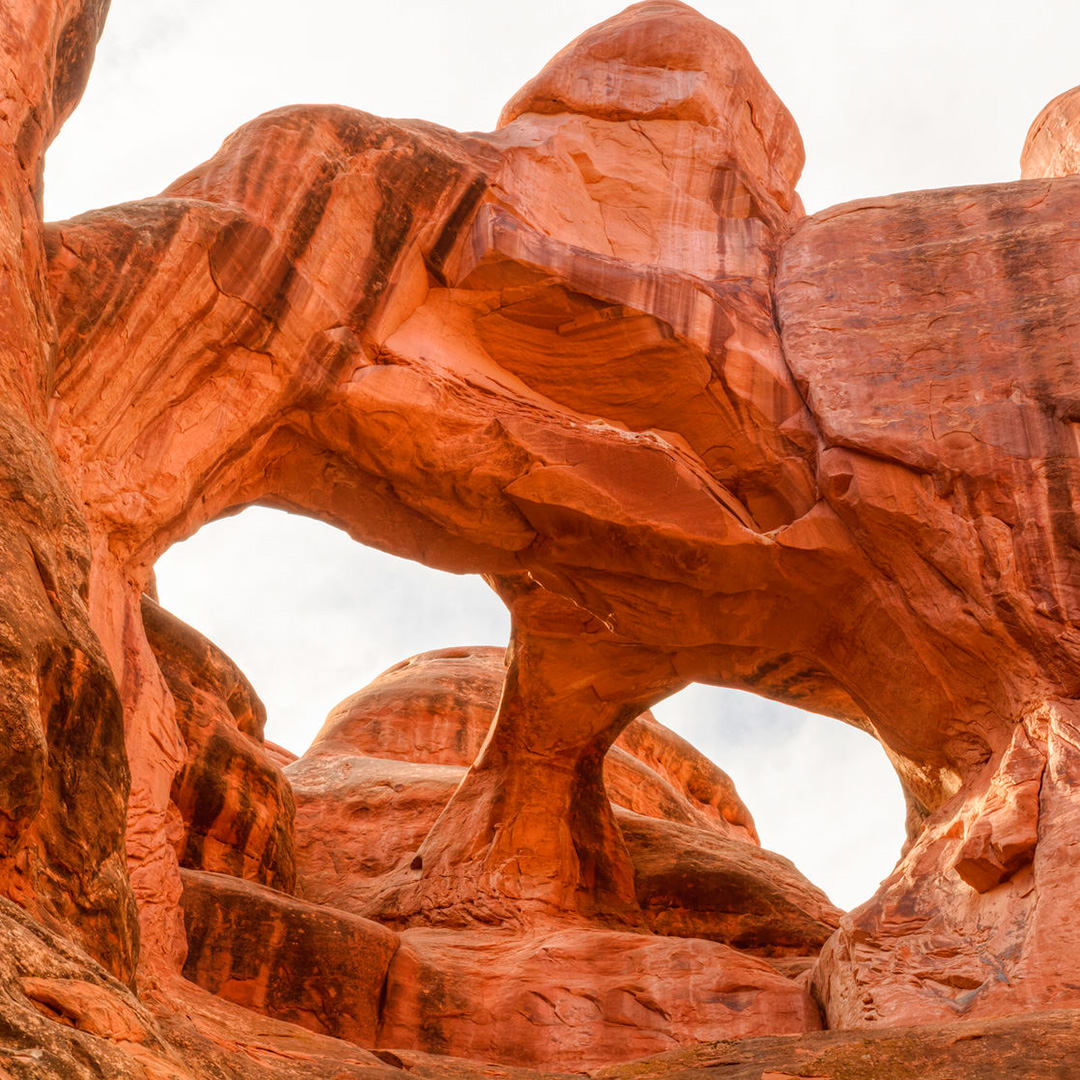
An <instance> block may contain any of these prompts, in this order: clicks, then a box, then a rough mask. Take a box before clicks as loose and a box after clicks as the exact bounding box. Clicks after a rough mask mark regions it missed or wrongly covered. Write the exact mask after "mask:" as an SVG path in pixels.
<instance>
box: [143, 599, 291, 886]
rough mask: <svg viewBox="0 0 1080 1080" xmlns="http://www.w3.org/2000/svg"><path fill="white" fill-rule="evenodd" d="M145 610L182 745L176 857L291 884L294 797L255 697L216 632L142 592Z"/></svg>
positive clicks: (175, 788) (176, 782) (175, 797)
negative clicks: (208, 633)
mask: <svg viewBox="0 0 1080 1080" xmlns="http://www.w3.org/2000/svg"><path fill="white" fill-rule="evenodd" d="M142 617H143V625H144V627H145V629H146V635H147V640H148V642H149V643H150V647H151V648H152V649H153V650H154V656H155V657H156V658H157V661H158V664H159V666H160V668H161V672H162V674H163V675H164V676H165V681H166V683H167V684H168V687H169V692H170V693H171V695H172V699H173V702H174V704H175V707H176V720H177V723H178V724H179V726H180V732H181V734H182V736H183V739H184V743H185V745H186V748H187V751H186V756H185V761H184V764H183V766H182V767H181V768H180V770H179V771H178V772H177V773H176V776H175V778H174V779H173V784H172V792H171V796H172V801H173V803H174V805H175V806H176V808H177V810H178V812H179V814H180V817H181V819H182V820H183V823H184V827H183V834H182V836H180V837H178V841H177V851H178V855H179V858H180V864H181V865H182V866H186V867H190V868H191V869H194V870H213V871H219V872H221V873H225V874H232V875H234V876H235V877H240V878H244V879H246V880H249V881H256V882H258V883H260V884H262V885H269V886H271V887H272V888H275V889H281V890H283V891H285V892H291V891H292V890H293V888H294V886H295V884H296V870H295V866H294V859H293V818H294V815H295V804H294V801H293V795H292V790H291V788H290V787H289V782H288V781H287V780H286V779H285V776H284V774H283V773H282V771H281V768H280V767H279V765H278V764H277V763H276V762H275V761H274V760H273V759H272V758H271V756H270V754H269V753H268V752H267V751H266V750H265V749H264V746H263V726H264V725H265V722H266V710H265V709H264V708H263V704H262V702H261V701H260V700H259V698H258V697H257V695H256V694H255V691H254V690H253V689H252V687H251V684H250V683H249V682H248V681H247V679H246V678H245V677H244V675H243V673H242V672H241V671H240V670H239V668H237V667H236V665H235V664H234V663H233V662H232V661H231V660H230V659H229V658H228V657H227V656H226V655H225V654H224V653H223V652H222V651H221V650H220V649H219V648H218V647H217V646H216V645H214V644H213V642H210V641H207V639H206V638H204V637H203V636H202V635H201V634H200V633H198V632H197V631H196V630H193V629H192V628H191V627H190V626H188V625H187V624H186V623H183V622H181V621H180V620H179V619H178V618H176V617H175V616H174V615H171V614H170V613H169V612H167V611H166V610H165V609H164V608H162V607H159V606H158V605H157V604H155V603H154V602H153V601H152V600H151V599H150V598H149V597H144V598H143V604H142Z"/></svg>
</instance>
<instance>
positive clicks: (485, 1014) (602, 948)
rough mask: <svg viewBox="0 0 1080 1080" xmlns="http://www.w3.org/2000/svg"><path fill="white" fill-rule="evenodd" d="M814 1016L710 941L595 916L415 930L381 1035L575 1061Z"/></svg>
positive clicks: (392, 1040)
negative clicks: (599, 924)
mask: <svg viewBox="0 0 1080 1080" xmlns="http://www.w3.org/2000/svg"><path fill="white" fill-rule="evenodd" d="M418 1018H426V1019H425V1020H424V1021H422V1022H421V1023H418ZM817 1027H818V1017H817V1009H816V1006H815V1005H814V1004H813V1002H812V1001H811V1000H810V997H809V995H808V994H807V993H806V991H805V989H804V988H803V987H801V986H799V985H797V984H795V983H794V982H792V981H791V980H789V979H786V978H784V977H783V976H781V975H779V974H778V973H777V972H776V971H774V970H773V969H772V968H770V967H769V965H768V964H766V963H765V962H764V961H762V960H758V959H755V958H754V957H750V956H746V955H744V954H742V953H739V952H737V951H735V950H734V949H729V948H727V947H726V946H724V945H718V944H716V943H714V942H709V941H702V940H688V939H679V938H662V937H653V936H652V935H650V934H628V933H619V932H615V931H611V930H603V929H600V928H596V927H593V928H573V927H570V928H561V929H557V930H555V931H554V932H552V931H548V932H546V933H545V932H543V931H540V932H534V933H531V934H526V935H524V936H521V935H518V934H514V933H513V932H508V931H502V932H500V931H492V930H487V931H483V930H472V931H452V930H449V931H448V930H427V929H416V930H408V931H406V932H405V933H404V934H403V935H402V944H401V948H400V950H399V951H398V953H397V955H396V956H395V957H394V961H393V963H392V964H391V968H390V975H389V981H388V986H387V999H386V1007H385V1010H384V1013H383V1020H382V1025H381V1027H380V1032H379V1045H380V1046H386V1047H399V1046H405V1047H415V1048H417V1049H421V1050H427V1051H435V1052H439V1051H443V1052H445V1050H446V1048H448V1047H453V1048H454V1050H455V1051H456V1052H457V1053H459V1054H461V1055H462V1056H467V1057H468V1056H471V1057H476V1058H480V1059H486V1060H495V1061H503V1062H506V1063H508V1064H518V1065H535V1064H539V1063H542V1064H544V1065H545V1066H546V1067H549V1068H552V1067H553V1068H564V1069H574V1070H581V1069H590V1068H593V1067H595V1066H596V1065H599V1064H602V1063H605V1062H614V1061H629V1060H632V1059H634V1058H637V1057H643V1056H645V1055H647V1054H650V1053H657V1052H658V1051H661V1050H667V1049H671V1048H673V1047H676V1046H681V1045H689V1044H693V1043H696V1042H700V1041H702V1039H705V1038H709V1037H710V1034H711V1033H713V1032H716V1031H727V1032H729V1033H731V1034H732V1035H737V1034H752V1033H754V1032H757V1031H761V1030H769V1031H774V1032H778V1033H795V1032H802V1031H807V1030H814V1029H816V1028H817Z"/></svg>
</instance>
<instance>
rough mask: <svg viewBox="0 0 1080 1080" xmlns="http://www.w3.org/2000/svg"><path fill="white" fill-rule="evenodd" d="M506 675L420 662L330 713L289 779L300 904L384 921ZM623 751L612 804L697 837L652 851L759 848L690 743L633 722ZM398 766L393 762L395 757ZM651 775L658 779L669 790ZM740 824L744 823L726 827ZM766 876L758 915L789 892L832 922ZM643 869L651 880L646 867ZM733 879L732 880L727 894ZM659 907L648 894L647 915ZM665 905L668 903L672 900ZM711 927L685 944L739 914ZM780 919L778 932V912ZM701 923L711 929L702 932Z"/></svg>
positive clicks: (457, 661)
mask: <svg viewBox="0 0 1080 1080" xmlns="http://www.w3.org/2000/svg"><path fill="white" fill-rule="evenodd" d="M502 678H503V652H502V650H499V649H495V648H471V649H447V650H443V651H441V652H433V653H424V654H421V655H420V656H415V657H412V658H411V659H410V660H408V661H404V662H403V663H401V664H398V665H396V666H395V667H393V668H391V669H389V671H387V672H385V673H384V674H383V675H380V676H379V677H378V678H377V679H376V680H375V681H374V682H372V683H371V684H370V685H369V686H368V687H366V688H365V689H364V690H361V691H359V692H358V693H356V694H354V695H352V696H351V697H349V698H347V699H346V700H345V701H344V702H342V703H341V705H339V706H337V707H336V708H334V709H333V710H331V712H330V715H329V716H328V718H327V721H326V724H325V725H324V726H323V728H322V730H321V731H320V733H319V735H318V736H317V737H316V739H315V741H314V742H313V743H312V745H311V747H310V748H309V750H308V751H307V753H306V754H304V756H303V757H302V758H301V759H300V760H299V761H297V762H296V763H294V764H292V765H290V766H289V767H288V768H287V775H288V777H289V779H290V781H291V783H292V785H293V788H294V791H295V794H296V799H297V807H298V814H297V822H298V824H297V838H296V844H297V859H298V869H299V880H298V887H299V890H300V892H301V893H302V895H303V896H305V897H306V898H307V899H310V900H314V901H316V902H318V903H323V904H329V905H331V906H334V907H339V908H342V909H344V910H347V911H354V912H357V913H359V914H370V913H376V912H379V911H380V910H381V908H380V906H379V902H378V897H379V895H380V893H381V892H382V891H384V890H385V887H386V884H385V880H384V879H385V876H386V875H387V874H388V873H389V872H391V871H394V870H405V869H407V868H410V866H411V864H412V862H413V861H414V858H415V856H416V855H417V853H418V851H419V849H420V847H421V845H422V843H423V842H424V840H425V838H426V837H427V835H428V833H429V832H430V830H431V828H432V826H433V825H434V824H435V822H436V820H437V819H438V818H439V815H440V814H441V813H442V812H443V809H444V808H445V806H446V805H447V803H448V802H449V801H450V799H451V797H452V796H453V794H454V792H455V791H456V790H457V788H458V787H459V785H460V784H461V782H462V779H463V778H464V776H465V769H464V767H463V764H461V765H456V766H455V765H449V764H445V762H446V761H447V760H448V759H449V760H457V761H459V762H462V763H464V762H465V761H466V760H467V759H468V756H469V754H475V748H478V747H479V746H480V745H481V743H482V741H483V737H484V735H485V734H486V732H487V731H488V729H489V728H490V726H491V722H492V718H493V713H494V703H495V701H496V699H497V695H498V692H499V689H500V687H501V683H502ZM620 742H621V743H622V746H626V747H629V748H632V749H633V750H635V751H636V752H637V753H638V754H639V755H641V757H633V756H631V754H630V753H628V752H627V750H625V749H623V748H622V746H615V747H613V748H612V749H611V750H609V751H608V754H607V756H606V758H605V761H604V784H605V788H606V790H607V793H608V794H609V796H610V797H611V799H612V801H613V802H614V803H616V804H618V805H620V806H624V807H627V808H628V809H631V810H634V811H636V812H637V813H638V814H646V815H651V816H652V817H657V818H665V819H668V820H671V821H673V822H679V823H682V824H683V825H687V826H695V827H696V828H695V829H693V830H687V831H684V832H683V833H681V834H677V833H673V834H670V835H664V836H656V837H655V838H656V845H657V846H658V847H669V848H670V847H672V845H673V843H675V840H674V837H675V836H676V835H679V836H681V841H680V842H681V843H682V844H684V845H685V844H687V843H688V842H689V843H690V846H691V847H693V846H694V841H692V840H688V838H689V837H692V836H694V835H696V834H697V831H698V830H706V831H708V832H709V833H718V834H720V835H722V836H724V837H726V838H730V839H731V840H732V842H733V843H734V844H736V845H746V844H747V843H748V841H749V842H751V846H752V844H756V836H755V835H754V834H753V832H752V829H753V823H752V821H751V820H750V818H749V815H748V812H747V811H746V808H745V806H744V805H743V803H742V801H741V800H740V799H739V797H738V794H737V793H736V792H735V789H734V786H733V785H732V783H731V780H730V778H729V777H727V775H726V774H725V773H723V772H722V771H721V770H720V769H718V768H717V767H716V766H715V765H713V764H712V763H711V762H709V761H708V760H707V759H705V758H704V757H703V756H702V755H701V754H700V753H698V751H696V750H695V749H694V748H693V747H692V746H690V745H689V744H688V743H686V742H685V741H684V740H682V739H680V738H678V736H676V735H674V733H672V732H670V731H668V730H667V729H666V728H665V727H664V726H663V725H662V724H659V723H657V722H656V721H655V720H654V719H653V718H652V717H651V716H650V715H649V714H644V715H643V716H641V717H638V718H637V719H636V720H634V721H633V722H632V723H631V724H630V725H629V726H628V727H627V728H626V729H625V730H624V733H623V735H622V736H620ZM459 748H465V749H464V750H462V749H459ZM373 755H374V756H373ZM395 757H397V758H400V759H403V760H393V758H395ZM642 758H645V759H647V761H648V762H650V763H651V764H647V763H646V761H645V760H642ZM652 766H655V767H656V768H655V769H654V768H653V767H652ZM657 770H662V771H663V772H666V773H667V774H668V776H670V778H671V781H675V784H673V783H672V782H670V781H669V779H667V778H666V777H665V776H663V775H661V773H660V772H658V771H657ZM676 785H679V786H676ZM728 819H731V821H729V820H728ZM736 821H738V822H742V823H744V824H733V823H732V822H736ZM654 835H655V834H654ZM704 842H706V843H707V840H705V841H704ZM647 848H648V845H647V844H642V843H640V842H639V843H638V845H637V852H638V854H640V855H641V857H642V858H643V859H646V860H648V859H649V858H652V857H654V856H651V855H650V854H649V853H648V851H647ZM718 850H720V849H718ZM722 850H723V851H724V852H725V855H723V856H720V858H719V864H722V863H723V862H724V860H725V859H726V858H728V857H729V856H730V857H731V858H732V860H733V862H734V863H736V864H738V863H742V864H743V865H741V866H740V868H739V869H738V870H735V868H734V865H733V867H732V873H733V875H734V876H737V877H740V878H741V880H742V881H743V887H742V891H741V892H740V893H739V896H738V899H737V900H736V901H734V903H735V905H736V907H737V906H738V905H742V910H741V917H742V918H743V919H745V920H748V921H750V922H753V921H754V916H753V914H752V911H753V910H754V908H755V907H757V906H758V905H759V904H760V903H761V899H762V896H763V895H764V893H762V896H754V895H752V894H753V891H754V890H753V888H750V889H749V891H748V888H747V882H748V880H749V877H748V876H747V865H752V864H746V862H745V860H743V859H742V857H741V856H739V855H736V854H735V852H736V851H737V850H738V849H737V847H733V846H729V847H727V848H724V849H722ZM630 855H631V861H632V862H633V863H634V867H635V869H634V873H635V879H636V882H637V883H636V884H635V897H636V898H637V899H638V900H640V898H641V893H640V866H639V865H638V860H637V858H636V857H635V853H634V851H633V850H632V851H631V852H630ZM421 858H422V856H421ZM775 858H776V857H775V856H772V855H771V853H765V854H764V855H763V856H762V859H760V860H758V865H759V866H762V867H764V866H765V864H767V863H768V862H769V860H772V859H775ZM706 859H708V857H707V856H706ZM712 859H713V861H714V868H713V869H712V871H710V872H711V873H713V874H714V875H715V874H716V873H717V872H719V873H720V874H721V876H722V875H723V873H724V871H723V869H722V865H718V864H717V862H716V860H717V854H716V851H714V852H713V855H712ZM661 861H663V857H662V856H661ZM689 865H690V864H687V868H686V869H687V871H688V872H687V874H686V875H684V877H685V886H686V888H687V889H689V891H690V892H691V893H693V892H694V890H695V882H694V880H693V871H692V870H690V869H689ZM774 869H775V870H778V871H780V878H779V879H778V880H776V881H771V882H770V881H769V880H768V877H769V874H768V872H767V871H765V872H761V871H759V872H758V875H757V877H758V883H757V886H758V888H759V889H764V890H765V891H766V892H768V891H771V890H773V889H778V890H779V892H778V893H777V899H775V900H771V901H770V902H769V903H768V905H767V906H768V907H769V909H770V910H771V911H773V912H778V910H779V909H780V908H783V907H784V904H785V903H788V905H789V907H788V909H789V910H792V911H794V910H796V908H795V907H791V906H790V901H784V900H783V899H780V895H781V894H782V893H784V892H785V891H786V890H788V888H789V885H791V886H792V889H791V895H792V896H796V895H799V894H800V892H802V893H803V895H802V896H801V897H800V901H801V900H804V899H805V897H807V896H810V895H811V894H814V895H815V897H816V898H815V899H814V900H813V902H812V904H811V907H812V908H814V914H813V915H811V916H810V919H811V920H813V919H814V918H816V917H817V916H818V915H819V914H820V913H821V912H823V911H829V912H833V913H834V914H833V915H832V922H833V925H835V914H836V913H835V909H832V908H831V906H830V905H829V904H828V902H827V901H826V900H825V899H824V897H823V896H821V894H820V893H818V892H817V890H814V889H813V888H812V887H811V886H810V885H809V884H808V883H807V882H805V881H803V880H802V879H801V878H799V877H798V875H796V876H795V877H794V878H792V879H791V881H790V882H788V881H787V879H786V878H785V877H784V875H785V874H786V873H787V872H788V864H787V863H786V861H784V860H780V861H778V862H777V863H776V864H775V867H774ZM651 872H652V873H653V874H654V875H655V873H656V870H655V868H654V869H653V870H652V871H651ZM749 876H753V874H750V875H749ZM732 880H734V877H732V878H731V879H729V880H728V881H727V882H726V885H727V886H730V884H731V881H732ZM781 880H782V881H783V882H784V883H783V884H781ZM714 884H715V879H714ZM697 888H698V891H699V895H698V897H697V899H696V900H694V901H692V903H693V904H696V905H697V906H698V907H699V908H700V907H702V905H707V903H708V902H707V899H706V897H705V894H704V892H702V890H706V891H707V890H708V889H709V886H707V885H705V884H703V883H702V884H699V885H698V886H697ZM655 900H656V897H653V898H652V901H651V902H650V903H651V904H652V906H655V903H654V902H655ZM669 901H671V902H675V901H674V900H673V898H671V897H669ZM815 905H816V907H815ZM800 911H801V909H800ZM383 914H384V916H385V914H386V913H385V912H384V913H383ZM443 915H445V913H443ZM431 917H437V916H431ZM710 918H711V916H710V915H709V914H705V913H704V910H702V912H701V915H700V919H699V925H698V927H697V930H696V931H695V932H694V933H692V934H691V935H690V936H703V937H713V938H715V939H716V940H722V941H727V940H728V937H727V936H725V934H729V933H733V932H732V931H730V924H731V920H733V919H735V918H737V916H736V909H735V908H732V909H729V910H728V911H727V915H726V918H727V919H728V923H729V929H728V930H726V931H725V930H721V929H719V928H718V927H719V922H720V921H722V918H721V919H720V920H719V921H718V920H715V919H714V920H713V922H712V923H711V924H710V922H709V920H710ZM776 918H777V920H778V922H782V921H783V915H780V914H777V915H776ZM798 918H803V919H805V918H806V916H804V915H802V914H800V915H798V916H796V919H798ZM425 921H427V920H426V919H425ZM671 925H675V923H674V922H673V923H671ZM706 926H710V927H711V928H710V929H708V931H707V932H706ZM661 932H669V931H667V930H664V931H661ZM676 932H678V931H676ZM788 932H789V933H790V934H792V935H794V936H793V937H792V939H791V941H792V943H794V942H795V941H800V942H803V941H804V939H803V938H802V937H801V936H800V935H801V934H802V933H803V931H801V930H798V929H796V928H795V926H794V925H792V927H791V928H790V930H789V931H788ZM735 936H737V935H735ZM827 936H828V934H827V933H826V934H824V935H821V932H820V925H819V926H818V931H817V935H816V936H815V935H813V934H811V937H812V938H813V941H812V943H811V944H810V945H809V946H808V947H807V949H806V950H804V951H816V949H817V948H819V947H820V945H821V943H822V942H823V941H824V939H825V937H827ZM804 943H805V942H804Z"/></svg>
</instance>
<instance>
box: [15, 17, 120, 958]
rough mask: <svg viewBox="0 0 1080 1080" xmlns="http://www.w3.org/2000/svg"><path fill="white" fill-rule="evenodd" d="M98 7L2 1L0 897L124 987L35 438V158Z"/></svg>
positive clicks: (104, 808) (74, 575)
mask: <svg viewBox="0 0 1080 1080" xmlns="http://www.w3.org/2000/svg"><path fill="white" fill-rule="evenodd" d="M107 6H108V5H107V3H104V2H102V0H55V2H53V0H50V2H49V3H39V2H37V0H11V2H10V3H7V4H5V8H4V18H3V26H4V29H3V33H2V34H0V60H2V63H0V97H2V98H3V101H4V105H3V108H2V109H0V282H2V283H3V284H2V288H0V486H2V489H3V493H4V504H3V505H4V511H3V514H2V516H0V576H2V579H3V583H4V585H3V604H2V611H0V893H2V894H3V895H4V896H8V897H11V898H13V899H15V900H17V901H18V902H19V903H20V904H21V905H23V906H24V907H25V908H27V909H28V910H30V911H33V912H34V913H36V914H37V915H38V916H39V917H40V918H41V919H42V920H44V921H46V922H47V923H49V924H50V925H52V926H54V927H62V928H64V929H65V930H66V931H67V932H68V933H69V934H71V935H72V936H73V937H74V938H75V939H76V940H78V941H81V942H82V943H83V944H84V945H85V946H86V948H87V949H88V950H89V951H90V952H91V954H92V955H94V956H95V957H97V958H98V959H99V960H101V961H102V962H103V963H104V964H106V965H107V966H108V967H109V969H110V970H111V971H113V972H114V973H115V974H117V975H119V976H121V977H122V978H124V979H131V978H132V976H133V973H134V966H135V960H136V952H137V930H136V926H135V922H134V918H135V911H134V906H133V903H132V895H131V888H130V885H129V883H128V880H127V875H126V872H125V867H124V847H123V844H124V814H125V808H126V802H127V791H128V781H129V771H128V763H127V761H126V760H125V755H124V732H123V718H122V715H121V712H120V701H119V697H118V694H117V689H116V682H115V680H114V678H113V673H112V671H111V670H110V668H109V664H108V662H107V660H106V656H105V652H104V651H103V649H102V643H101V641H100V640H99V639H98V636H97V633H96V632H95V631H96V630H97V629H98V628H97V627H96V626H94V625H93V624H92V618H91V613H90V611H89V610H88V605H87V586H88V578H89V576H90V574H91V573H92V568H91V562H90V559H91V546H92V543H91V537H90V536H89V535H88V532H87V527H86V523H85V521H84V520H83V516H82V512H81V509H82V508H81V507H80V506H79V505H78V502H77V501H76V500H75V499H73V497H72V490H71V488H70V487H69V486H68V484H67V483H66V482H65V480H64V479H63V477H62V474H61V472H60V470H59V468H58V461H57V456H56V454H55V451H54V447H53V445H52V444H51V442H50V440H49V438H48V436H47V419H46V418H47V412H48V408H49V395H50V394H51V390H52V376H53V364H54V359H55V353H54V347H55V342H56V331H55V322H54V313H53V308H52V302H51V299H50V297H49V294H48V291H47V288H46V284H45V251H44V245H43V231H42V223H41V184H42V169H43V164H44V154H45V150H46V148H47V147H48V145H49V143H50V142H51V141H52V139H53V137H54V136H55V135H56V133H57V131H58V130H59V128H60V125H61V124H62V123H63V121H64V119H65V118H66V117H67V116H68V115H69V114H70V112H71V110H72V109H73V108H74V107H75V105H76V104H77V102H78V100H79V97H80V96H81V94H82V90H83V87H84V85H85V82H86V78H87V76H88V75H89V71H90V64H91V61H92V59H93V54H94V46H95V43H96V41H97V38H98V35H99V33H100V31H101V26H102V23H103V20H104V17H105V10H106V8H107Z"/></svg>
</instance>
